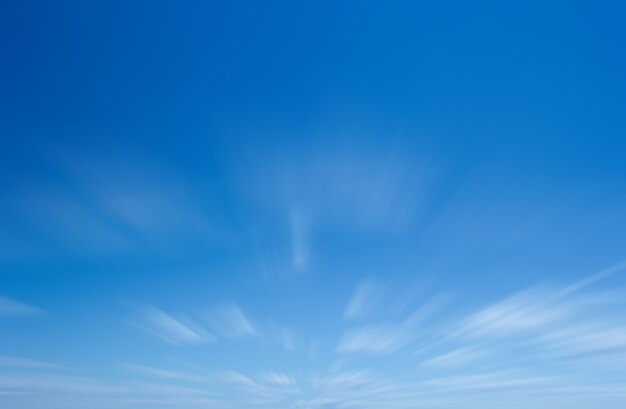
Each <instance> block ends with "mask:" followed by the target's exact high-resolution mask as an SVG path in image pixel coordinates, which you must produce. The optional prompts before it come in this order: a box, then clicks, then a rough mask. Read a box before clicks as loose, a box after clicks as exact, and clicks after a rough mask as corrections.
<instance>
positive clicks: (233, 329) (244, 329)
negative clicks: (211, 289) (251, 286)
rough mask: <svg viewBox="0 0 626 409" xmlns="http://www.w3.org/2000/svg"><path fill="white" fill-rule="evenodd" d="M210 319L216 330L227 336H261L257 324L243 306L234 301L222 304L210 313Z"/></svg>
mask: <svg viewBox="0 0 626 409" xmlns="http://www.w3.org/2000/svg"><path fill="white" fill-rule="evenodd" d="M208 319H209V321H210V322H211V323H212V324H213V326H214V328H215V330H216V331H217V332H218V333H219V334H220V335H221V336H223V337H225V338H254V337H258V336H259V333H258V332H257V330H256V328H255V326H254V325H253V324H252V323H251V322H250V320H249V319H248V317H246V315H245V314H244V313H243V311H242V310H241V308H239V307H238V306H237V305H236V304H234V303H224V304H222V305H220V306H219V307H218V308H216V309H215V310H214V311H213V312H212V313H211V314H210V316H209V318H208Z"/></svg>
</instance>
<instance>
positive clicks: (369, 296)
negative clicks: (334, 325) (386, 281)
mask: <svg viewBox="0 0 626 409" xmlns="http://www.w3.org/2000/svg"><path fill="white" fill-rule="evenodd" d="M382 294H383V288H382V287H381V286H380V285H379V284H378V283H377V282H376V281H375V280H374V279H372V278H368V279H365V280H363V281H362V282H361V283H360V284H359V285H358V286H357V287H356V289H355V290H354V293H353V294H352V298H350V302H349V303H348V307H347V308H346V311H345V312H344V314H343V317H344V318H345V319H356V318H361V319H362V318H365V317H367V315H368V314H369V312H370V311H371V310H372V309H373V308H374V307H375V306H376V303H377V302H378V300H379V299H380V298H381V297H382Z"/></svg>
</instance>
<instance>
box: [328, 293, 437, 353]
mask: <svg viewBox="0 0 626 409" xmlns="http://www.w3.org/2000/svg"><path fill="white" fill-rule="evenodd" d="M444 302H445V301H444V299H443V298H442V297H434V298H432V299H431V300H429V301H428V302H426V303H425V304H424V305H423V306H422V307H420V308H419V309H418V310H416V311H415V312H413V313H412V314H411V315H409V316H408V317H407V318H405V319H404V320H402V321H401V322H400V323H393V324H392V323H384V324H366V325H363V326H361V327H358V328H352V329H348V330H347V331H346V332H345V333H344V334H343V336H342V337H341V340H340V341H339V344H338V345H337V348H336V350H337V352H340V353H370V354H382V355H387V354H390V353H393V352H397V351H399V350H400V349H402V348H404V347H406V346H408V345H409V344H410V343H411V341H412V340H413V339H414V337H415V331H416V329H417V327H418V325H419V324H420V323H422V322H423V321H424V320H426V319H427V318H429V317H431V316H432V315H433V314H434V313H435V312H437V311H438V310H439V309H440V308H441V307H442V305H443V303H444Z"/></svg>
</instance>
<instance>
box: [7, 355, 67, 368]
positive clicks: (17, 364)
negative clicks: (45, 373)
mask: <svg viewBox="0 0 626 409" xmlns="http://www.w3.org/2000/svg"><path fill="white" fill-rule="evenodd" d="M0 368H24V369H60V368H61V366H59V365H56V364H53V363H50V362H44V361H35V360H32V359H24V358H18V357H13V356H0Z"/></svg>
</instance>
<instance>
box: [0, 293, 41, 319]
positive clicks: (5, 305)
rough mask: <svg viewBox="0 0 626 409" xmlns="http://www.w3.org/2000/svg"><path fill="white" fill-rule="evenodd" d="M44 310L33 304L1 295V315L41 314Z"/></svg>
mask: <svg viewBox="0 0 626 409" xmlns="http://www.w3.org/2000/svg"><path fill="white" fill-rule="evenodd" d="M40 314H43V311H42V310H40V309H39V308H37V307H33V306H32V305H28V304H26V303H23V302H21V301H17V300H14V299H11V298H7V297H3V296H1V295H0V316H3V315H4V316H25V315H40Z"/></svg>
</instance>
